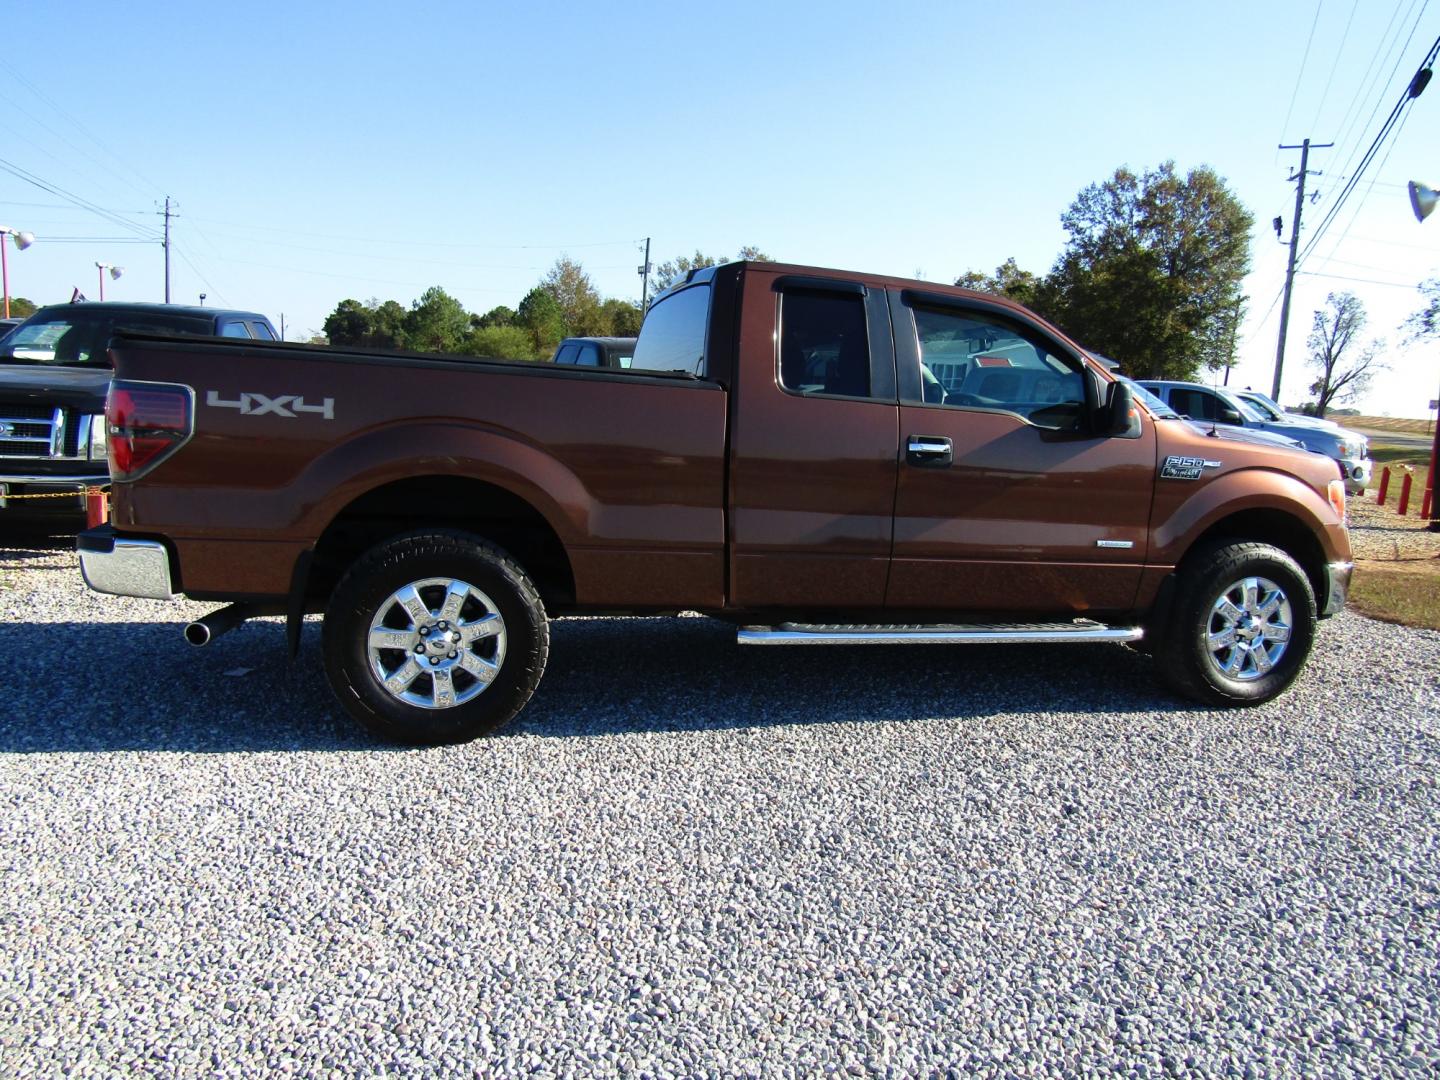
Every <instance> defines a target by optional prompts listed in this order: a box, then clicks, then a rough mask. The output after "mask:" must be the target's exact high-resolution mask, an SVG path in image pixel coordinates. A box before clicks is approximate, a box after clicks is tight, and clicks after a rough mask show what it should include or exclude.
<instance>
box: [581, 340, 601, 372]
mask: <svg viewBox="0 0 1440 1080" xmlns="http://www.w3.org/2000/svg"><path fill="white" fill-rule="evenodd" d="M575 363H576V364H578V365H579V366H580V367H599V366H600V350H599V349H598V348H596V347H595V345H593V344H592V343H590V342H586V343H585V344H584V345H581V346H580V354H579V356H578V357H577V359H576V360H575Z"/></svg>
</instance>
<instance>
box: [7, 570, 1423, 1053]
mask: <svg viewBox="0 0 1440 1080" xmlns="http://www.w3.org/2000/svg"><path fill="white" fill-rule="evenodd" d="M193 610H204V608H196V607H193V606H191V607H182V606H180V605H166V604H157V603H149V602H144V601H126V600H120V599H117V598H104V597H99V596H96V595H94V594H89V593H87V592H85V591H84V589H83V586H82V585H81V584H80V581H79V577H78V574H77V573H76V571H75V569H74V560H73V557H71V556H70V555H68V554H65V553H63V552H50V553H41V554H40V555H38V556H37V555H35V553H33V552H26V551H24V550H15V549H11V550H6V551H0V619H3V622H0V674H3V685H4V686H5V688H6V689H5V701H6V707H5V709H4V715H3V716H0V801H3V813H0V867H3V881H4V888H3V891H0V1073H3V1074H4V1075H7V1076H50V1075H62V1074H65V1075H86V1076H88V1075H117V1074H124V1075H137V1074H138V1075H155V1076H194V1075H202V1074H203V1075H219V1076H232V1075H233V1076H240V1075H251V1076H253V1075H259V1074H271V1073H276V1074H285V1073H293V1074H296V1075H306V1076H313V1075H320V1076H324V1075H336V1076H369V1075H403V1076H425V1075H447V1076H451V1075H469V1074H477V1075H479V1074H484V1075H494V1074H502V1073H504V1074H518V1073H534V1074H536V1075H589V1074H596V1073H605V1074H615V1073H623V1074H627V1075H644V1076H682V1075H683V1076H697V1075H711V1076H728V1075H765V1076H792V1075H793V1076H800V1075H805V1076H810V1075H817V1074H828V1073H849V1074H852V1075H856V1074H881V1075H897V1076H909V1075H917V1074H934V1073H940V1074H944V1073H951V1074H956V1075H959V1074H966V1073H971V1072H980V1073H993V1074H996V1075H1020V1076H1025V1075H1032V1074H1059V1073H1064V1074H1077V1073H1100V1072H1105V1073H1109V1072H1112V1071H1115V1070H1122V1071H1128V1072H1132V1073H1135V1074H1163V1073H1165V1072H1167V1071H1169V1072H1186V1073H1191V1074H1202V1075H1203V1074H1210V1075H1243V1076H1251V1075H1276V1076H1278V1075H1305V1076H1331V1075H1347V1074H1354V1075H1387V1074H1402V1073H1407V1072H1413V1073H1414V1074H1415V1075H1420V1074H1422V1073H1429V1074H1434V1073H1435V1072H1436V1071H1437V1070H1440V1015H1437V1009H1440V1005H1437V1002H1440V962H1437V961H1440V933H1437V931H1440V852H1437V838H1440V794H1437V786H1436V784H1437V764H1440V737H1437V736H1440V635H1437V634H1434V633H1427V632H1423V631H1412V630H1406V629H1403V628H1399V627H1393V626H1388V625H1383V624H1380V623H1375V622H1370V621H1367V620H1364V619H1361V618H1359V617H1355V616H1350V615H1345V616H1341V617H1340V618H1338V619H1335V620H1332V621H1331V622H1329V623H1328V624H1326V626H1325V628H1324V631H1323V634H1322V637H1321V641H1320V645H1319V647H1318V654H1317V656H1316V658H1315V662H1314V664H1313V666H1312V668H1311V670H1310V673H1309V675H1308V677H1307V678H1305V679H1304V680H1303V681H1302V682H1301V683H1300V685H1299V686H1298V687H1297V688H1296V690H1295V691H1294V692H1293V693H1292V694H1290V695H1289V696H1288V697H1287V698H1285V699H1284V700H1283V701H1282V702H1280V703H1278V704H1275V705H1272V706H1269V707H1265V708H1262V709H1260V710H1255V711H1249V712H1223V713H1222V712H1211V711H1206V710H1204V709H1201V708H1198V707H1194V706H1190V705H1186V704H1183V703H1180V702H1177V701H1175V700H1173V699H1170V698H1167V697H1165V696H1164V695H1163V694H1162V692H1161V691H1159V690H1158V689H1156V686H1155V684H1154V683H1153V681H1152V678H1151V671H1150V662H1149V661H1148V660H1146V659H1145V658H1143V657H1140V656H1137V655H1135V654H1132V653H1129V652H1127V651H1125V650H1123V649H1121V648H1118V647H1106V646H1098V647H1093V648H1088V649H1080V648H1074V649H1070V650H1065V649H1051V648H1040V647H1035V648H989V649H986V648H974V649H944V648H927V647H912V648H885V649H870V650H858V649H849V650H846V649H832V650H757V649H752V650H741V649H738V648H737V647H736V646H735V645H734V643H733V635H732V634H731V633H729V632H727V631H726V630H725V628H723V627H721V626H718V625H716V624H713V623H710V622H708V621H705V620H700V619H682V620H671V621H662V620H646V621H638V622H622V621H618V620H605V619H595V620H567V621H563V622H560V623H558V624H557V625H556V628H555V637H554V649H553V661H552V667H551V669H550V672H549V673H548V675H547V676H546V679H545V681H544V683H543V684H542V686H541V688H540V691H539V693H538V694H537V696H536V697H535V699H534V701H533V702H532V704H531V705H530V707H529V708H528V709H527V711H526V712H525V713H524V714H523V716H522V721H521V722H520V723H519V724H517V725H516V726H514V727H513V728H512V729H511V730H510V731H509V732H507V733H506V734H504V735H502V736H500V737H498V738H496V739H492V740H489V741H486V742H482V743H478V744H473V745H470V746H465V747H458V748H450V749H443V750H425V751H398V750H394V749H391V748H389V747H383V746H379V745H376V744H374V743H372V742H370V741H369V740H368V739H367V738H366V737H365V736H364V735H363V734H361V733H360V732H358V731H357V730H356V729H355V728H354V727H353V726H352V725H351V724H350V723H349V721H348V720H347V719H346V718H345V717H344V716H343V714H342V713H341V712H340V710H339V709H338V707H337V706H336V705H335V704H334V703H333V702H332V700H331V698H330V695H329V692H328V690H327V689H326V688H325V686H324V682H323V678H322V675H321V672H320V669H319V663H318V657H317V649H316V647H315V646H316V642H317V636H316V629H315V628H314V627H311V628H310V629H309V630H307V635H306V652H305V654H304V656H303V657H302V659H301V661H300V662H299V663H298V664H297V665H295V666H294V667H291V666H289V665H288V664H287V662H286V659H285V656H284V645H283V634H282V631H281V629H280V628H279V626H278V625H276V624H274V623H270V624H253V625H250V626H247V627H245V628H242V629H241V630H238V631H236V632H235V633H233V634H231V635H230V636H228V637H225V638H222V639H221V640H220V641H219V642H217V643H216V645H215V646H213V647H212V648H210V649H207V650H199V651H197V650H191V649H189V648H188V647H187V646H185V645H184V643H183V642H182V640H181V638H180V634H179V627H178V625H177V624H178V622H179V621H180V620H182V619H183V618H184V617H185V616H186V614H187V613H188V612H189V611H193ZM244 669H250V670H248V672H246V673H244V674H227V672H240V671H243V670H244Z"/></svg>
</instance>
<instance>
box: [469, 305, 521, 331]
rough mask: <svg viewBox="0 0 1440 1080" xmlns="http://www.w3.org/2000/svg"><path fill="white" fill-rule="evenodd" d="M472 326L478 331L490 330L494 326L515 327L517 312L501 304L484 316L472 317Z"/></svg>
mask: <svg viewBox="0 0 1440 1080" xmlns="http://www.w3.org/2000/svg"><path fill="white" fill-rule="evenodd" d="M470 325H471V326H473V327H474V328H475V329H476V330H488V329H489V328H490V327H492V326H514V325H515V312H514V311H512V310H511V309H510V308H508V307H506V306H505V305H504V304H501V305H499V306H498V307H493V308H491V309H490V310H489V311H487V312H486V313H485V314H484V315H472V316H471V317H470Z"/></svg>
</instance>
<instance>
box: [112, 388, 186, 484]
mask: <svg viewBox="0 0 1440 1080" xmlns="http://www.w3.org/2000/svg"><path fill="white" fill-rule="evenodd" d="M192 397H193V395H192V393H191V390H190V388H189V387H188V386H177V385H175V384H174V383H141V382H126V381H124V380H122V379H116V380H115V381H113V382H112V383H111V384H110V394H109V396H108V397H107V398H106V399H105V427H106V434H107V435H108V437H109V444H110V445H109V449H110V476H111V478H112V479H114V480H133V479H135V477H137V476H139V475H140V474H141V473H143V472H145V471H147V470H149V469H151V468H154V467H155V466H156V465H158V464H159V463H160V462H161V461H163V460H164V459H165V458H167V457H169V456H170V455H171V454H172V453H174V452H175V451H176V450H178V449H180V447H181V446H182V445H183V444H184V442H185V440H186V439H188V438H189V437H190V423H191V417H192V416H193V415H194V410H193V409H192V408H191V400H192Z"/></svg>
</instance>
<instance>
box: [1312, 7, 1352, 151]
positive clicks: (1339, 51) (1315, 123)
mask: <svg viewBox="0 0 1440 1080" xmlns="http://www.w3.org/2000/svg"><path fill="white" fill-rule="evenodd" d="M1359 6H1360V0H1354V3H1352V4H1351V5H1350V17H1349V18H1348V19H1346V20H1345V30H1344V32H1343V33H1342V34H1341V35H1340V44H1339V45H1338V46H1337V47H1336V49H1335V62H1334V63H1332V64H1331V65H1330V74H1329V75H1328V76H1327V77H1326V79H1325V89H1324V91H1322V92H1321V94H1320V104H1319V105H1317V106H1316V107H1315V119H1314V120H1312V121H1310V130H1311V131H1314V130H1315V129H1316V128H1317V127H1319V126H1320V114H1321V113H1323V112H1324V111H1325V102H1326V101H1327V100H1328V99H1329V97H1330V87H1331V86H1332V85H1333V84H1334V82H1335V72H1337V71H1339V70H1340V57H1341V56H1342V55H1343V54H1344V52H1345V45H1346V43H1347V42H1348V41H1349V40H1350V27H1351V25H1352V24H1353V23H1354V22H1355V9H1356V8H1358V7H1359ZM1311 32H1312V33H1313V32H1314V31H1313V29H1312V31H1311Z"/></svg>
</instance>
